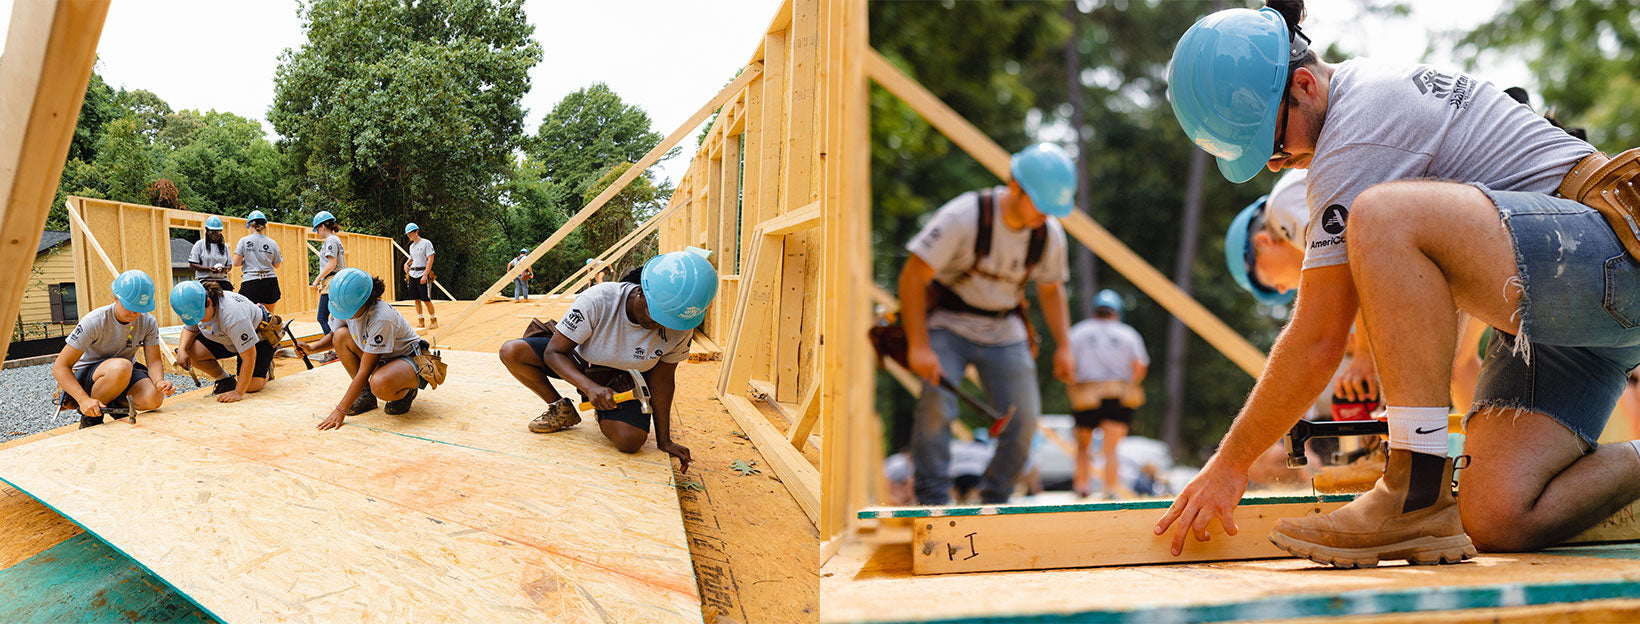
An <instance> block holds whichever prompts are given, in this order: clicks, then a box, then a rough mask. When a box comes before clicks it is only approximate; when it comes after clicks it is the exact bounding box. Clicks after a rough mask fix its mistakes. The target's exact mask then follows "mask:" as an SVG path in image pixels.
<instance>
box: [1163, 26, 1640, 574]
mask: <svg viewBox="0 0 1640 624" xmlns="http://www.w3.org/2000/svg"><path fill="white" fill-rule="evenodd" d="M1302 14H1303V3H1302V2H1299V1H1293V0H1284V1H1280V2H1271V3H1270V6H1269V7H1267V8H1265V9H1262V10H1259V11H1253V10H1248V9H1231V10H1226V11H1220V12H1217V13H1214V14H1212V15H1209V16H1207V17H1205V18H1203V19H1201V20H1200V21H1198V22H1196V24H1195V25H1193V26H1192V27H1191V28H1190V30H1188V31H1187V32H1186V33H1185V35H1184V36H1183V37H1182V38H1181V39H1180V40H1179V43H1178V46H1177V47H1176V48H1175V51H1174V56H1173V61H1172V64H1171V65H1170V69H1169V73H1170V76H1169V85H1168V90H1169V95H1170V100H1171V102H1172V105H1173V108H1174V113H1175V115H1176V116H1177V118H1178V119H1179V122H1180V125H1181V126H1183V128H1184V130H1185V134H1186V135H1187V136H1189V137H1191V138H1192V139H1193V140H1194V141H1195V142H1196V144H1197V145H1199V146H1201V147H1202V148H1203V149H1205V150H1207V151H1208V152H1209V153H1211V154H1213V155H1214V156H1215V157H1217V158H1218V162H1219V170H1220V171H1221V172H1222V173H1223V174H1224V175H1225V177H1226V178H1228V179H1230V180H1231V181H1232V182H1238V183H1239V182H1244V181H1246V180H1248V179H1250V178H1251V177H1252V176H1253V175H1254V174H1256V173H1257V172H1258V171H1259V170H1260V169H1262V168H1268V169H1270V170H1272V171H1279V170H1281V169H1285V168H1289V167H1299V168H1306V167H1307V168H1309V170H1310V174H1309V178H1308V180H1307V181H1306V184H1307V185H1308V189H1307V192H1306V194H1307V197H1308V201H1307V203H1308V205H1309V206H1310V209H1311V219H1310V221H1311V225H1310V227H1309V228H1308V230H1307V231H1306V237H1305V240H1306V246H1305V259H1304V270H1303V272H1302V275H1301V278H1300V284H1301V285H1300V288H1299V292H1300V295H1299V296H1298V300H1297V304H1296V306H1295V309H1294V313H1293V318H1292V321H1291V322H1290V323H1289V324H1288V325H1287V327H1286V329H1285V330H1284V331H1283V332H1282V334H1281V336H1280V338H1278V340H1277V342H1276V345H1275V348H1274V349H1273V350H1272V351H1271V358H1270V361H1269V363H1268V365H1267V366H1266V367H1265V369H1264V372H1263V374H1262V375H1261V376H1260V379H1259V381H1258V383H1257V385H1256V386H1255V387H1254V389H1253V393H1252V395H1251V397H1250V398H1249V399H1248V402H1247V405H1246V407H1245V408H1243V410H1242V413H1241V414H1240V415H1238V416H1237V418H1236V421H1235V423H1234V424H1233V425H1232V426H1231V429H1230V432H1229V433H1228V434H1227V435H1226V436H1225V439H1224V440H1223V442H1222V443H1221V444H1220V446H1219V450H1218V452H1217V453H1215V455H1214V457H1213V458H1212V459H1211V460H1210V461H1209V462H1208V463H1207V465H1206V466H1205V467H1204V468H1203V470H1202V472H1201V473H1200V474H1199V475H1197V477H1196V478H1195V479H1194V480H1192V482H1191V483H1190V485H1189V486H1187V487H1186V488H1185V490H1184V491H1183V492H1182V493H1181V494H1180V495H1179V497H1178V499H1177V500H1176V501H1175V502H1174V504H1173V506H1172V507H1171V508H1170V509H1169V510H1168V512H1167V513H1166V514H1165V515H1164V516H1163V517H1162V518H1161V519H1160V521H1159V522H1158V523H1157V525H1156V527H1155V530H1156V532H1157V533H1158V534H1160V533H1163V532H1165V531H1166V530H1168V528H1169V527H1170V526H1173V525H1174V524H1175V523H1176V524H1177V525H1178V526H1177V530H1176V531H1175V532H1174V535H1173V540H1172V541H1173V550H1174V552H1175V553H1177V552H1179V551H1180V550H1181V549H1182V548H1183V546H1184V541H1185V537H1186V535H1189V534H1194V535H1196V536H1197V539H1198V540H1205V539H1206V538H1207V532H1206V531H1207V526H1208V524H1209V523H1210V522H1213V521H1218V522H1220V523H1222V524H1223V525H1224V528H1225V529H1226V531H1227V532H1230V533H1234V532H1235V523H1234V521H1233V520H1232V519H1231V511H1232V510H1233V509H1234V508H1235V506H1236V504H1237V503H1238V502H1239V500H1240V497H1241V494H1242V492H1243V490H1244V489H1245V487H1246V484H1247V472H1246V470H1247V466H1248V465H1249V464H1251V463H1252V461H1253V460H1254V458H1256V457H1257V455H1258V454H1259V453H1262V452H1263V451H1264V449H1266V448H1268V447H1269V446H1270V445H1271V444H1272V443H1274V442H1275V441H1276V440H1277V439H1278V438H1279V437H1280V436H1281V435H1282V434H1283V433H1285V432H1286V431H1287V430H1288V428H1289V427H1291V426H1292V424H1293V422H1294V421H1295V420H1297V418H1298V416H1299V415H1300V414H1301V413H1302V412H1303V410H1304V406H1305V405H1306V404H1307V403H1308V402H1309V398H1310V397H1313V396H1315V395H1316V394H1317V393H1318V392H1320V390H1321V389H1322V387H1323V386H1324V385H1325V384H1326V381H1327V376H1328V373H1329V372H1330V371H1331V370H1333V367H1334V365H1335V363H1336V362H1337V361H1338V358H1339V356H1340V354H1341V353H1342V351H1343V348H1344V342H1345V341H1346V340H1347V339H1348V335H1349V327H1350V324H1351V321H1352V320H1353V319H1354V317H1355V312H1356V310H1357V306H1358V305H1359V307H1360V309H1361V310H1362V311H1363V313H1364V314H1363V316H1364V318H1365V320H1366V326H1367V327H1368V329H1370V330H1371V331H1370V336H1371V338H1372V341H1373V356H1374V357H1375V358H1376V359H1377V363H1378V374H1379V377H1380V378H1381V379H1382V381H1383V394H1384V398H1385V399H1386V402H1387V404H1388V409H1387V416H1388V421H1389V430H1390V451H1389V460H1388V466H1387V469H1386V471H1385V474H1384V477H1383V479H1381V480H1379V482H1378V484H1377V485H1376V486H1375V487H1374V489H1373V490H1372V491H1370V492H1368V493H1366V494H1364V495H1362V496H1361V497H1359V498H1357V499H1356V500H1355V501H1354V502H1351V503H1350V504H1348V505H1345V506H1344V507H1343V508H1341V509H1339V510H1337V511H1334V512H1332V513H1329V514H1323V515H1317V516H1310V517H1307V518H1303V519H1289V520H1282V521H1280V522H1279V523H1278V524H1277V525H1276V527H1275V529H1274V530H1273V532H1272V533H1271V541H1273V542H1274V543H1276V544H1277V545H1278V546H1280V547H1281V548H1283V549H1285V550H1287V551H1288V552H1291V553H1294V554H1296V555H1299V556H1303V557H1308V558H1311V559H1313V560H1315V561H1319V562H1325V563H1332V564H1334V565H1339V566H1345V567H1353V566H1359V565H1376V564H1377V562H1378V561H1380V560H1383V559H1407V560H1409V561H1413V562H1415V563H1437V562H1456V561H1459V560H1462V559H1465V558H1467V557H1469V556H1472V555H1473V553H1474V552H1475V551H1476V547H1477V546H1478V547H1480V548H1481V549H1485V550H1488V551H1510V552H1514V551H1521V550H1531V549H1535V548H1540V547H1543V546H1545V545H1548V544H1553V543H1555V542H1556V541H1557V540H1560V539H1562V538H1565V537H1568V536H1571V535H1573V534H1575V533H1576V532H1578V531H1579V530H1582V529H1584V528H1587V527H1589V526H1591V525H1593V524H1595V523H1596V522H1599V521H1601V520H1603V519H1605V518H1607V517H1608V516H1609V515H1611V514H1612V513H1613V512H1614V511H1616V510H1617V509H1619V508H1621V507H1622V506H1624V505H1627V504H1628V503H1629V502H1631V501H1633V500H1634V499H1635V498H1636V497H1637V496H1640V454H1637V452H1640V443H1629V444H1616V445H1607V446H1597V444H1596V438H1597V436H1599V435H1600V432H1601V430H1602V429H1603V428H1604V425H1605V421H1606V419H1607V418H1608V417H1609V416H1610V414H1611V411H1612V406H1613V404H1614V403H1615V401H1616V400H1617V397H1618V395H1619V394H1620V393H1621V392H1622V390H1623V374H1624V372H1625V371H1627V370H1628V369H1630V368H1632V367H1633V366H1635V365H1636V364H1637V363H1640V331H1637V330H1636V327H1637V326H1640V323H1636V322H1635V321H1636V320H1640V297H1635V296H1634V293H1636V292H1640V262H1636V261H1635V258H1634V257H1633V256H1634V255H1635V254H1636V253H1640V252H1636V251H1634V250H1640V244H1633V246H1632V249H1630V248H1627V247H1628V245H1626V243H1629V244H1632V243H1634V242H1635V241H1632V240H1631V239H1630V238H1628V237H1632V235H1631V234H1629V233H1627V232H1624V233H1619V232H1617V231H1616V230H1614V229H1613V228H1612V227H1611V226H1610V225H1609V224H1608V221H1607V218H1608V216H1607V215H1605V214H1603V213H1602V212H1601V211H1603V210H1604V211H1612V210H1614V209H1620V208H1614V206H1612V205H1611V204H1608V203H1605V202H1603V201H1602V200H1601V199H1600V198H1599V197H1598V196H1595V197H1592V198H1591V197H1590V196H1588V195H1586V194H1585V190H1586V189H1585V188H1584V187H1582V186H1581V185H1573V186H1576V188H1573V189H1572V190H1573V191H1574V192H1576V193H1577V195H1578V196H1580V197H1585V198H1586V199H1585V200H1586V201H1588V202H1590V203H1589V204H1588V205H1585V204H1583V203H1579V202H1577V201H1572V200H1569V199H1562V198H1559V197H1556V196H1553V195H1551V193H1554V192H1556V191H1557V189H1558V188H1559V187H1561V185H1562V184H1563V182H1566V181H1567V178H1568V176H1572V177H1571V178H1570V180H1571V181H1572V182H1577V181H1580V180H1582V179H1583V178H1582V174H1580V171H1583V170H1581V169H1580V168H1579V167H1580V166H1581V167H1586V168H1587V169H1586V171H1595V168H1594V167H1592V166H1591V165H1592V164H1593V163H1595V162H1598V159H1599V158H1603V155H1596V158H1594V159H1592V160H1590V162H1584V161H1585V160H1586V159H1591V155H1592V154H1595V152H1594V148H1593V147H1592V146H1590V145H1589V144H1588V143H1585V142H1583V141H1581V140H1578V139H1576V138H1574V137H1572V136H1569V135H1568V134H1566V133H1565V132H1562V131H1561V130H1559V129H1558V128H1555V127H1554V126H1553V125H1551V124H1550V123H1549V122H1548V121H1545V120H1544V119H1543V118H1542V117H1539V116H1538V115H1536V114H1534V113H1532V111H1531V110H1530V109H1528V108H1527V107H1525V106H1522V105H1520V104H1519V103H1518V102H1515V101H1514V100H1512V99H1510V98H1509V96H1507V95H1505V94H1504V93H1503V92H1502V91H1501V90H1499V89H1498V88H1497V87H1495V86H1493V85H1492V84H1491V83H1488V82H1482V81H1479V80H1476V79H1475V78H1473V77H1471V76H1468V75H1465V74H1462V73H1458V72H1450V71H1442V70H1438V69H1435V68H1432V67H1429V66H1425V65H1407V66H1401V65H1391V64H1382V63H1376V62H1372V61H1369V60H1364V59H1352V60H1348V61H1344V62H1342V63H1339V64H1336V65H1334V64H1327V63H1324V62H1321V61H1320V60H1319V59H1318V58H1317V57H1316V56H1315V54H1314V53H1312V52H1310V51H1309V40H1308V38H1307V37H1305V36H1304V35H1303V34H1302V33H1301V32H1299V31H1298V29H1297V24H1298V20H1299V18H1300V16H1301V15H1302ZM1631 157H1632V152H1631ZM1580 163H1583V164H1582V165H1580ZM1614 164H1616V163H1614ZM1608 171H1609V170H1608ZM1437 180H1439V181H1437ZM1623 181H1624V180H1623V179H1622V178H1617V177H1613V178H1600V179H1598V180H1597V181H1595V183H1596V185H1597V188H1606V185H1612V188H1615V187H1616V186H1617V185H1620V184H1621V183H1622V182H1623ZM1631 218H1632V215H1631ZM1346 230H1348V239H1347V245H1346V237H1345V234H1346ZM1568 241H1570V242H1572V243H1575V244H1567V242H1568ZM1460 307H1461V308H1462V309H1463V310H1466V311H1468V312H1469V313H1471V314H1472V315H1474V316H1475V317H1476V318H1478V319H1480V320H1481V321H1482V322H1485V323H1486V324H1487V325H1490V326H1492V327H1493V328H1496V329H1497V330H1498V334H1499V336H1498V338H1497V339H1495V340H1492V341H1491V344H1490V345H1489V348H1488V352H1487V355H1486V360H1485V363H1484V364H1483V370H1482V372H1481V375H1480V377H1481V383H1480V386H1479V387H1478V388H1477V391H1476V399H1475V402H1474V406H1473V408H1472V410H1471V411H1470V412H1469V415H1468V416H1467V417H1466V423H1465V433H1466V441H1465V444H1464V451H1465V452H1466V453H1467V454H1468V455H1469V456H1470V457H1471V461H1470V462H1469V464H1468V467H1467V468H1466V469H1465V470H1464V477H1463V485H1464V488H1465V489H1466V490H1473V491H1475V492H1478V493H1480V494H1481V495H1474V496H1464V497H1462V499H1461V501H1459V500H1455V499H1454V497H1453V495H1452V491H1451V487H1450V484H1451V476H1452V470H1453V461H1452V460H1451V459H1450V458H1448V457H1447V449H1448V446H1447V433H1448V431H1447V403H1448V399H1449V384H1448V376H1449V375H1450V371H1451V369H1450V367H1449V365H1448V363H1449V362H1450V358H1451V354H1452V353H1453V350H1454V347H1455V345H1454V342H1455V341H1456V337H1457V310H1458V309H1459V308H1460ZM1625 319H1626V320H1625ZM1573 345H1576V346H1573ZM1472 540H1473V542H1472Z"/></svg>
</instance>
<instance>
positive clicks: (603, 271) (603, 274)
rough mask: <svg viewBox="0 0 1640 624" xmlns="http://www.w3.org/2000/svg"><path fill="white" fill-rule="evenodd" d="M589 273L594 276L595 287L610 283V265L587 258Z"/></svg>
mask: <svg viewBox="0 0 1640 624" xmlns="http://www.w3.org/2000/svg"><path fill="white" fill-rule="evenodd" d="M587 272H588V273H591V274H592V283H593V284H594V285H597V284H602V283H604V282H607V281H609V273H610V270H609V265H607V264H604V263H602V262H599V261H598V259H597V258H587Z"/></svg>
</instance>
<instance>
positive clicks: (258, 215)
mask: <svg viewBox="0 0 1640 624" xmlns="http://www.w3.org/2000/svg"><path fill="white" fill-rule="evenodd" d="M252 221H261V222H263V223H267V222H268V216H267V215H265V214H262V211H260V210H252V211H251V214H250V216H248V217H245V225H247V226H248V225H250V224H251V222H252Z"/></svg>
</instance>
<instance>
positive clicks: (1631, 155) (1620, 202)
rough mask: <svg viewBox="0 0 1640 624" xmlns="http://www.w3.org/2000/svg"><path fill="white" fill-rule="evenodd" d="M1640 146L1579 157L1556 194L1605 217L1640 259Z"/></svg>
mask: <svg viewBox="0 0 1640 624" xmlns="http://www.w3.org/2000/svg"><path fill="white" fill-rule="evenodd" d="M1636 185H1640V147H1637V148H1634V149H1631V150H1628V151H1625V152H1623V153H1621V154H1618V155H1617V156H1616V157H1615V158H1607V157H1606V155H1605V154H1603V153H1600V152H1595V153H1593V154H1590V155H1589V156H1588V157H1587V158H1584V159H1583V160H1581V161H1578V163H1577V165H1575V166H1573V167H1572V170H1571V172H1569V173H1567V174H1566V178H1565V179H1564V180H1562V181H1561V183H1560V189H1559V191H1557V194H1558V195H1560V196H1561V197H1564V198H1567V199H1571V200H1574V201H1577V202H1580V203H1582V204H1583V205H1585V206H1588V207H1590V208H1593V209H1595V210H1596V211H1597V212H1599V213H1600V215H1601V216H1603V217H1605V218H1606V224H1607V225H1610V226H1611V228H1612V232H1615V233H1616V234H1617V240H1619V241H1621V242H1622V243H1623V248H1624V249H1626V250H1628V252H1629V256H1630V257H1632V258H1634V259H1635V260H1636V261H1640V188H1636Z"/></svg>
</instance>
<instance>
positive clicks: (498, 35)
mask: <svg viewBox="0 0 1640 624" xmlns="http://www.w3.org/2000/svg"><path fill="white" fill-rule="evenodd" d="M301 17H302V20H303V26H304V29H305V30H306V31H307V35H308V40H307V43H306V44H304V45H303V46H302V47H301V48H300V49H298V50H293V51H292V50H287V51H286V53H285V54H283V55H282V56H281V57H280V65H279V69H278V71H277V74H276V77H275V96H274V104H273V107H272V109H271V110H270V111H269V120H270V121H272V122H273V125H274V129H275V130H276V131H277V132H278V133H279V134H280V135H282V136H283V137H285V140H284V141H283V142H282V146H283V147H284V149H285V151H286V154H287V155H288V157H289V158H290V160H291V164H292V166H293V168H294V173H295V175H296V176H298V178H299V179H300V182H299V184H298V185H296V186H297V188H295V189H293V191H294V192H295V193H297V194H298V200H299V206H300V210H301V211H302V212H303V213H304V214H306V213H311V212H314V211H318V210H331V211H332V212H335V213H336V214H337V215H338V216H339V217H341V219H342V221H343V222H344V223H345V224H346V226H347V227H349V228H351V229H353V230H355V231H362V232H366V233H370V234H378V235H384V236H395V237H396V236H398V235H399V234H400V232H401V231H402V229H401V228H402V227H403V224H404V223H405V222H408V221H415V222H417V223H419V224H421V225H422V231H423V232H426V233H427V236H428V237H429V238H430V239H433V240H435V241H436V242H437V243H438V244H439V260H440V262H439V265H440V267H441V268H440V270H439V272H440V274H441V275H443V276H446V277H445V278H444V279H443V280H442V281H445V282H446V283H447V285H448V286H450V287H451V290H452V292H454V293H455V294H456V295H457V296H463V297H471V296H474V295H477V294H478V291H479V289H481V288H483V287H484V285H485V284H488V283H490V280H491V278H493V277H494V274H493V273H483V272H480V269H481V267H484V266H486V265H487V262H486V261H487V260H488V257H487V255H486V253H485V252H486V251H487V250H488V249H489V248H490V247H492V246H493V241H492V240H490V239H491V238H492V237H493V236H494V233H495V232H496V231H497V227H496V226H499V225H501V221H502V214H501V211H500V209H499V208H498V199H499V195H498V192H497V191H498V183H499V182H501V181H502V180H504V179H506V178H507V177H508V176H509V175H510V174H511V173H512V171H513V159H512V153H513V150H514V149H516V148H517V147H519V146H520V140H521V138H522V127H523V119H524V111H523V108H522V107H521V105H520V100H521V98H522V97H523V95H524V93H525V92H527V91H528V90H529V86H530V80H529V74H528V72H529V69H530V68H531V67H533V66H534V65H535V64H536V63H538V62H540V60H541V46H540V44H538V43H537V42H536V41H535V40H534V38H533V34H534V30H535V29H534V27H533V26H531V25H530V24H529V22H528V21H527V20H526V19H525V17H524V11H523V3H522V0H499V1H486V0H426V1H422V2H416V3H405V2H397V1H392V0H315V1H314V2H311V3H309V4H306V5H305V6H304V7H303V8H302V9H301ZM445 233H448V234H445ZM458 233H459V235H458ZM384 277H385V276H384Z"/></svg>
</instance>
